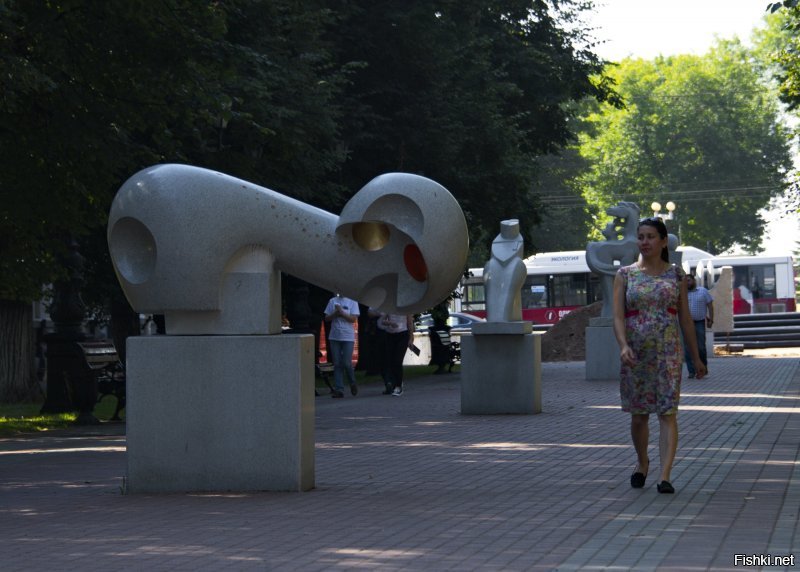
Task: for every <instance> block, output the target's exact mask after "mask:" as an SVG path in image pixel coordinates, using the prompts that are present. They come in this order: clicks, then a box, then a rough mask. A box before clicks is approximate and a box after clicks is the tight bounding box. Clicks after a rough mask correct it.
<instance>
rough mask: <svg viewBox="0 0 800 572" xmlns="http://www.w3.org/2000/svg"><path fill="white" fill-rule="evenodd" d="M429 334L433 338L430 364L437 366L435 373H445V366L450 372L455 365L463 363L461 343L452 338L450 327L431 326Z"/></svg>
mask: <svg viewBox="0 0 800 572" xmlns="http://www.w3.org/2000/svg"><path fill="white" fill-rule="evenodd" d="M428 336H429V337H430V340H431V361H430V365H435V366H437V369H436V371H434V372H433V373H445V367H447V371H448V372H450V371H453V366H454V365H455V364H457V363H461V344H459V343H458V342H454V341H453V340H452V339H451V338H450V327H449V326H430V327H429V328H428Z"/></svg>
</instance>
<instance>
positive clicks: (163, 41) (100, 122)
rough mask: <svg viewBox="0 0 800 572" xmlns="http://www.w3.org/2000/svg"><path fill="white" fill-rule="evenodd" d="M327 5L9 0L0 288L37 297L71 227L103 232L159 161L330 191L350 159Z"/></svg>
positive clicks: (1, 126) (1, 40)
mask: <svg viewBox="0 0 800 572" xmlns="http://www.w3.org/2000/svg"><path fill="white" fill-rule="evenodd" d="M289 8H292V10H291V11H290V10H289ZM324 15H325V11H324V10H322V9H321V8H319V7H316V8H315V6H314V3H313V2H288V1H278V2H252V1H246V0H240V1H236V0H234V1H231V2H225V3H216V2H199V1H197V0H166V1H164V2H157V3H152V2H145V1H143V0H109V1H106V2H83V1H80V0H64V1H62V2H58V3H51V2H14V1H12V0H0V16H2V18H0V58H2V66H3V70H4V72H5V73H4V74H3V75H2V79H1V80H0V82H2V85H0V88H2V96H0V98H1V99H0V141H1V142H2V148H3V150H4V152H3V153H2V155H0V166H2V169H3V172H4V177H3V178H2V180H0V196H2V201H0V238H2V240H1V241H0V269H1V270H2V276H3V279H2V282H0V298H9V299H35V298H36V297H37V296H38V295H39V292H40V288H41V285H42V284H43V283H46V282H49V281H51V280H52V279H53V278H54V277H55V276H57V271H58V268H57V264H55V263H54V262H55V256H56V255H57V253H58V252H59V250H60V249H62V248H63V237H64V236H66V235H73V236H81V235H86V234H87V233H89V232H90V231H91V230H92V229H93V228H102V227H103V226H104V224H105V217H106V213H107V211H108V207H109V204H110V200H111V198H113V195H114V193H115V191H116V189H118V188H119V186H120V185H121V183H122V182H123V181H124V180H125V179H126V178H127V177H128V176H130V175H132V174H133V173H134V172H136V171H137V170H139V169H141V168H143V167H146V166H148V165H152V164H155V163H161V162H185V163H192V164H197V165H200V166H205V167H210V168H217V169H221V170H225V171H227V172H229V173H231V174H233V175H235V176H241V177H245V178H250V179H252V180H256V181H260V182H263V183H266V182H267V181H270V182H271V183H272V184H274V185H280V186H281V188H282V190H283V192H287V193H289V194H299V195H311V194H312V190H317V184H318V183H320V182H321V181H323V180H324V179H325V177H326V176H327V175H328V174H329V172H330V171H331V170H332V169H334V168H335V167H336V166H337V165H336V160H335V156H336V153H337V152H336V143H335V141H336V139H335V133H336V125H335V119H334V117H335V107H334V106H331V105H330V102H331V95H332V93H333V91H334V90H333V89H332V88H331V87H330V83H326V82H327V79H328V76H330V75H331V74H332V73H334V72H333V71H332V70H331V67H330V61H329V58H328V59H327V61H326V51H325V49H324V46H323V44H322V42H321V41H317V42H316V43H315V40H318V38H319V35H320V33H321V29H322V27H323V25H324V23H325V21H324ZM287 36H288V37H291V38H293V42H292V43H291V44H289V43H287V42H286V41H285V40H284V39H285V38H286V37H287ZM334 75H335V73H334ZM333 83H335V82H333Z"/></svg>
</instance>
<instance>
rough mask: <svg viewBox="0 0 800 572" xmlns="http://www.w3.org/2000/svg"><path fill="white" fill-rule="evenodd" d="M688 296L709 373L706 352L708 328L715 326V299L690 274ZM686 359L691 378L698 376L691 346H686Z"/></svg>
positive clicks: (699, 349)
mask: <svg viewBox="0 0 800 572" xmlns="http://www.w3.org/2000/svg"><path fill="white" fill-rule="evenodd" d="M686 287H687V292H686V296H687V299H688V301H689V313H690V314H691V315H692V321H693V322H694V333H695V337H696V338H697V350H698V352H699V353H700V361H702V362H703V365H704V366H706V373H708V352H707V350H706V326H708V327H709V328H710V327H711V326H713V325H714V299H713V298H712V297H711V292H709V291H708V290H706V289H705V288H703V287H702V286H698V285H697V279H696V278H695V277H694V275H692V274H689V275H688V276H687V277H686ZM683 350H684V357H685V358H686V369H688V370H689V377H690V378H693V377H695V376H696V375H697V372H696V371H695V368H694V362H693V361H692V354H691V353H690V352H689V346H688V345H687V344H684V348H683Z"/></svg>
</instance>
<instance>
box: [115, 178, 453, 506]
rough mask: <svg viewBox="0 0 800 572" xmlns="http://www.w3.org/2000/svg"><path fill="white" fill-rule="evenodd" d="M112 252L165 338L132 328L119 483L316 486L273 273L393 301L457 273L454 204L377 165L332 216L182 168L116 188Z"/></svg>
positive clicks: (129, 288)
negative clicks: (158, 319)
mask: <svg viewBox="0 0 800 572" xmlns="http://www.w3.org/2000/svg"><path fill="white" fill-rule="evenodd" d="M108 244H109V249H110V252H111V259H112V261H113V263H114V268H115V270H116V272H117V276H118V277H119V280H120V283H121V284H122V288H123V290H124V291H125V294H126V295H127V297H128V300H129V301H130V303H131V306H133V308H134V309H135V310H136V311H138V312H141V313H160V314H161V313H163V314H164V315H165V318H166V329H167V334H168V335H166V336H136V337H132V338H129V339H128V354H127V356H128V357H127V379H128V385H127V387H128V394H127V410H126V415H127V419H126V423H127V437H128V481H127V482H128V490H129V491H131V492H176V491H196V490H205V491H224V490H308V489H310V488H313V487H314V347H313V336H311V335H310V334H287V335H265V334H280V333H281V312H280V310H281V296H280V272H281V271H285V272H287V273H289V274H292V275H294V276H295V277H297V278H301V279H303V280H306V281H308V282H311V283H314V284H316V285H318V286H320V287H322V288H325V289H328V290H332V291H336V292H340V293H341V294H343V295H345V296H347V297H349V298H353V299H355V300H358V301H359V302H361V303H363V304H368V305H370V306H373V307H378V308H380V309H381V310H383V311H386V312H391V313H402V314H410V313H414V312H418V311H422V310H425V309H427V308H429V307H432V306H434V305H436V304H437V303H439V302H440V301H441V300H442V299H444V298H445V297H447V295H448V294H449V293H450V291H451V290H452V289H453V288H454V287H455V286H456V284H457V283H458V280H459V278H460V277H461V273H462V271H463V268H464V264H465V262H466V258H467V251H468V248H469V244H468V239H467V225H466V222H465V220H464V215H463V213H462V212H461V208H460V207H459V206H458V203H457V202H456V201H455V199H454V198H453V197H452V195H450V193H448V192H447V190H445V189H444V188H443V187H442V186H440V185H438V184H437V183H435V182H433V181H431V180H429V179H426V178H424V177H419V176H416V175H409V174H402V173H393V174H388V175H382V176H380V177H378V178H376V179H374V180H372V181H371V182H370V183H369V184H367V185H366V186H365V187H364V188H363V189H361V190H360V191H359V192H358V193H356V194H355V196H354V197H353V198H352V199H351V200H350V201H349V202H348V203H347V205H345V208H344V210H343V211H342V214H341V215H340V216H336V215H334V214H331V213H328V212H325V211H323V210H320V209H318V208H315V207H312V206H310V205H307V204H304V203H302V202H300V201H297V200H294V199H291V198H289V197H286V196H284V195H281V194H279V193H276V192H274V191H271V190H269V189H265V188H263V187H259V186H257V185H254V184H252V183H248V182H247V181H242V180H239V179H234V178H233V177H229V176H227V175H223V174H222V173H217V172H214V171H208V170H206V169H199V168H196V167H189V166H185V165H160V166H156V167H151V168H149V169H145V170H143V171H140V172H139V173H137V174H135V175H134V176H133V177H131V178H130V179H129V180H128V181H127V182H126V183H125V184H124V185H123V186H122V188H121V189H120V191H119V192H118V193H117V196H116V198H115V199H114V203H113V205H112V207H111V214H110V216H109V223H108Z"/></svg>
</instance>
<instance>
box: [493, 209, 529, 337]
mask: <svg viewBox="0 0 800 572" xmlns="http://www.w3.org/2000/svg"><path fill="white" fill-rule="evenodd" d="M522 245H523V240H522V235H520V233H519V221H518V220H517V219H510V220H504V221H502V222H501V223H500V234H498V235H497V238H495V239H494V242H492V257H491V258H490V259H489V261H488V262H487V263H486V266H485V267H484V269H483V282H484V289H485V292H486V321H487V322H518V321H520V320H522V296H521V288H522V285H523V284H524V283H525V276H526V275H527V270H526V268H525V263H524V262H523V261H522Z"/></svg>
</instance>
